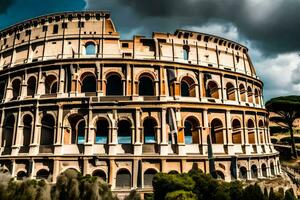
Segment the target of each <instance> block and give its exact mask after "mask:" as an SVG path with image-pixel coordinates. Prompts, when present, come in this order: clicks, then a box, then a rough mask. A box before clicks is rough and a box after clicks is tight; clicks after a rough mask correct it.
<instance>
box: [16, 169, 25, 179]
mask: <svg viewBox="0 0 300 200" xmlns="http://www.w3.org/2000/svg"><path fill="white" fill-rule="evenodd" d="M26 177H27V173H26V172H24V171H19V172H18V173H17V180H19V181H21V180H24V179H25V178H26Z"/></svg>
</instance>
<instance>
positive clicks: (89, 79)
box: [81, 73, 97, 93]
mask: <svg viewBox="0 0 300 200" xmlns="http://www.w3.org/2000/svg"><path fill="white" fill-rule="evenodd" d="M96 86H97V81H96V77H95V76H94V74H92V73H88V74H84V75H82V77H81V92H82V93H87V92H97V87H96Z"/></svg>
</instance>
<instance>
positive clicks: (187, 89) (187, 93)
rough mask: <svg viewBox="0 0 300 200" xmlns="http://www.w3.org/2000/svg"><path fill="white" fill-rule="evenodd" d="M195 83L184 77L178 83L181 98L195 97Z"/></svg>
mask: <svg viewBox="0 0 300 200" xmlns="http://www.w3.org/2000/svg"><path fill="white" fill-rule="evenodd" d="M195 86H196V85H195V82H194V80H193V79H192V78H191V77H188V76H185V77H184V78H182V80H181V83H180V91H181V96H183V97H195V96H196V91H195Z"/></svg>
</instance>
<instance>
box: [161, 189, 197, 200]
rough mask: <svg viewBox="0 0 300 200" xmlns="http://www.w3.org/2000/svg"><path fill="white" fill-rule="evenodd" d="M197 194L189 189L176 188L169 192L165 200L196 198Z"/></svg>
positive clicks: (192, 199)
mask: <svg viewBox="0 0 300 200" xmlns="http://www.w3.org/2000/svg"><path fill="white" fill-rule="evenodd" d="M196 199H197V196H196V195H195V194H194V193H193V192H191V191H184V190H177V191H174V192H169V193H168V194H167V195H166V197H165V200H196Z"/></svg>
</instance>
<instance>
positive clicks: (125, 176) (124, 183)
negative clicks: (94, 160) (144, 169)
mask: <svg viewBox="0 0 300 200" xmlns="http://www.w3.org/2000/svg"><path fill="white" fill-rule="evenodd" d="M116 187H117V188H131V174H130V172H129V170H128V169H125V168H122V169H119V170H118V171H117V174H116Z"/></svg>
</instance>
